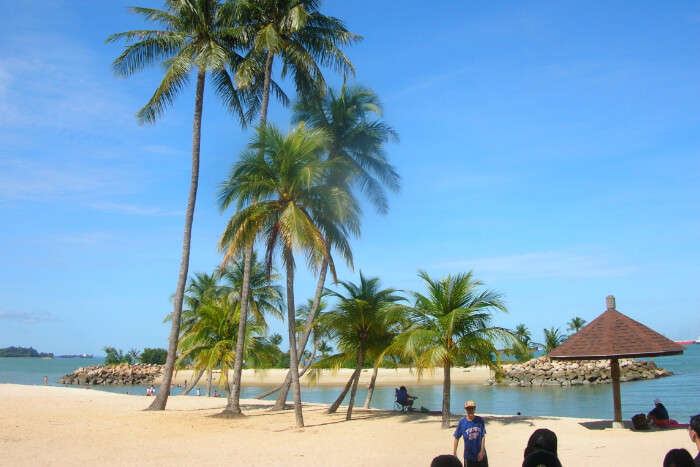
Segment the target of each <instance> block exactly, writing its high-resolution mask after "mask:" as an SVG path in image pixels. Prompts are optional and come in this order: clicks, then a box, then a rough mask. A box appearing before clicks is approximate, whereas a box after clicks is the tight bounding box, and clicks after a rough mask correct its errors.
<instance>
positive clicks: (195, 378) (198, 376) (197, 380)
mask: <svg viewBox="0 0 700 467" xmlns="http://www.w3.org/2000/svg"><path fill="white" fill-rule="evenodd" d="M204 371H205V370H199V373H197V376H195V377H194V379H192V382H191V383H190V385H189V386H187V387H186V388H185V392H184V393H183V394H184V395H185V396H186V395H187V394H189V393H190V391H192V390H193V389H194V387H195V386H197V383H199V380H200V379H202V375H203V374H204Z"/></svg>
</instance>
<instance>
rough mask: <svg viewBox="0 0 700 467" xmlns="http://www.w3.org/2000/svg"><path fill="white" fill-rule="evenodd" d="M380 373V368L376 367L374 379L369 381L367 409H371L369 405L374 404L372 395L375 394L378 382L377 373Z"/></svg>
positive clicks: (366, 400) (373, 374)
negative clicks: (375, 386)
mask: <svg viewBox="0 0 700 467" xmlns="http://www.w3.org/2000/svg"><path fill="white" fill-rule="evenodd" d="M378 372H379V367H378V366H375V367H374V370H373V371H372V379H371V380H370V381H369V385H368V386H367V398H366V399H365V409H369V404H370V402H372V395H373V394H374V384H375V383H376V382H377V373H378Z"/></svg>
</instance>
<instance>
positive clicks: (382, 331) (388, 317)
mask: <svg viewBox="0 0 700 467" xmlns="http://www.w3.org/2000/svg"><path fill="white" fill-rule="evenodd" d="M340 285H341V286H342V287H343V288H344V289H345V295H343V294H341V293H339V292H334V291H328V294H329V295H330V296H332V297H335V298H337V299H338V300H339V302H338V304H337V306H336V308H335V309H333V310H331V311H329V312H328V313H326V314H325V315H323V317H322V322H323V324H324V325H325V326H326V327H327V328H328V330H329V332H330V333H331V335H332V336H333V337H334V338H335V339H336V342H337V345H338V350H339V351H340V352H339V353H338V354H336V355H333V356H330V357H327V358H326V359H325V361H321V362H319V367H323V366H326V365H328V364H331V365H333V366H337V365H339V364H342V363H344V362H347V361H354V362H355V365H356V366H355V371H354V372H353V374H352V376H351V377H350V380H349V381H348V384H347V385H346V387H345V389H344V390H343V392H342V393H341V394H340V396H339V397H338V398H337V399H336V401H335V402H334V403H333V404H332V405H331V407H330V408H329V409H328V412H329V413H333V412H335V411H336V410H337V408H338V406H340V404H341V403H342V401H343V399H345V395H346V394H347V391H348V390H350V401H349V403H348V411H347V415H346V420H350V419H351V418H352V409H353V406H354V404H355V394H356V393H357V385H358V381H359V379H360V373H361V371H362V368H363V367H364V364H365V358H366V357H367V354H368V353H370V352H371V353H374V354H379V353H381V352H382V351H383V350H384V349H385V348H386V347H388V346H389V344H391V338H389V339H387V336H392V335H396V334H398V332H396V331H398V330H399V327H400V324H401V323H402V321H403V309H401V308H398V307H396V306H392V305H394V304H396V303H397V302H399V301H402V300H405V299H404V298H403V297H402V296H400V295H398V294H397V292H398V291H397V290H396V289H382V288H381V283H380V281H379V278H378V277H373V278H369V279H367V278H365V276H364V275H363V274H362V272H360V283H359V285H356V284H353V283H352V282H340ZM392 337H393V336H392ZM378 347H383V348H378ZM350 388H351V389H350Z"/></svg>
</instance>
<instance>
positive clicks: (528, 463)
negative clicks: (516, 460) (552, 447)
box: [523, 449, 562, 467]
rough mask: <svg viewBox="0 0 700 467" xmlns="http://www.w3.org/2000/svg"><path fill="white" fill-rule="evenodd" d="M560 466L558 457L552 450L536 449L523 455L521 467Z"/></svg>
mask: <svg viewBox="0 0 700 467" xmlns="http://www.w3.org/2000/svg"><path fill="white" fill-rule="evenodd" d="M541 465H543V466H544V467H562V466H561V462H559V458H558V457H557V455H556V454H555V453H553V452H552V451H545V450H544V449H538V450H536V451H533V452H531V453H530V454H528V455H526V456H525V460H524V461H523V467H538V466H541Z"/></svg>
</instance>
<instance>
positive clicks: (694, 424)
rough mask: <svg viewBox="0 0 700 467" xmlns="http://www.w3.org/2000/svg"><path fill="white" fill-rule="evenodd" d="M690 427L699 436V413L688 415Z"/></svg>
mask: <svg viewBox="0 0 700 467" xmlns="http://www.w3.org/2000/svg"><path fill="white" fill-rule="evenodd" d="M690 429H691V430H693V431H694V432H695V434H696V435H698V436H700V413H699V414H697V415H693V416H692V417H690Z"/></svg>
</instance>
